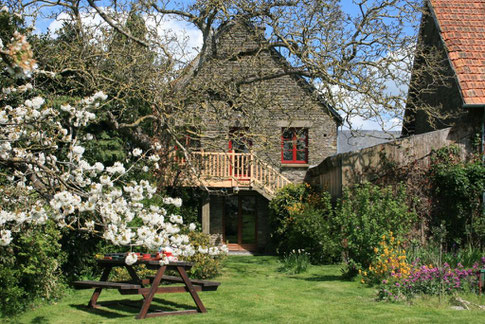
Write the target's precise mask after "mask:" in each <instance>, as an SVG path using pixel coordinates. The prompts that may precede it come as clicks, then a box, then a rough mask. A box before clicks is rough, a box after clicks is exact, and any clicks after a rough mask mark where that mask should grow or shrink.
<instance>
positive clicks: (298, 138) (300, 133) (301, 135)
mask: <svg viewBox="0 0 485 324" xmlns="http://www.w3.org/2000/svg"><path fill="white" fill-rule="evenodd" d="M288 133H289V134H288ZM288 135H290V136H288ZM289 142H291V143H292V144H291V148H290V149H285V143H289ZM301 142H304V148H303V149H301V148H298V144H299V143H301ZM285 152H292V154H291V157H292V158H291V160H288V159H285ZM298 152H304V159H298V154H297V153H298ZM281 163H283V164H293V163H295V164H307V163H308V128H296V127H292V128H283V129H282V132H281Z"/></svg>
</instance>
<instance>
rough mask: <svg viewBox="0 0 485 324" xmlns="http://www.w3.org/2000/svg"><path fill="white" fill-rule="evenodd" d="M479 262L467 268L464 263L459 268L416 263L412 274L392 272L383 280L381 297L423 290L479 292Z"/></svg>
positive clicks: (407, 296) (405, 295)
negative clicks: (404, 274) (400, 275)
mask: <svg viewBox="0 0 485 324" xmlns="http://www.w3.org/2000/svg"><path fill="white" fill-rule="evenodd" d="M478 266H479V264H478V263H475V264H474V265H473V267H471V268H468V269H466V268H464V267H463V266H462V265H461V264H458V267H456V268H452V267H450V265H449V264H447V263H444V264H443V267H437V266H433V265H421V266H419V265H417V264H415V265H414V266H413V268H412V270H411V272H410V274H409V276H407V277H397V276H392V277H389V279H385V280H383V281H382V284H381V285H380V286H379V292H378V299H380V300H391V301H394V300H399V299H411V298H413V297H415V296H416V295H420V294H425V295H442V294H448V295H452V294H456V293H458V292H475V291H476V289H477V287H478V282H477V275H476V272H477V270H478ZM482 266H483V265H482Z"/></svg>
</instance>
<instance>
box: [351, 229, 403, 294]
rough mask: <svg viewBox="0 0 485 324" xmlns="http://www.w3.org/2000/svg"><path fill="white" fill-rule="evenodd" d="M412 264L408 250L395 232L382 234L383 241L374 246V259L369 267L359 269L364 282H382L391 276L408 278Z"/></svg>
mask: <svg viewBox="0 0 485 324" xmlns="http://www.w3.org/2000/svg"><path fill="white" fill-rule="evenodd" d="M410 271H411V265H410V264H409V263H408V261H407V259H406V250H404V249H403V248H402V245H401V242H400V241H399V240H398V239H396V237H394V233H392V232H389V233H388V235H386V234H384V235H382V241H381V242H379V245H378V246H376V247H374V259H373V260H372V262H371V264H370V265H369V268H368V269H359V274H360V275H361V276H362V283H367V284H375V283H380V282H382V281H383V280H384V279H386V278H389V277H395V278H407V277H408V276H409V273H410Z"/></svg>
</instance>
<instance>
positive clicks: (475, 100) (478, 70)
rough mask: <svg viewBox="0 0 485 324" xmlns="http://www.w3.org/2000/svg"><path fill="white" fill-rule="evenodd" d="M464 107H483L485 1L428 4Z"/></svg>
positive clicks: (443, 0)
mask: <svg viewBox="0 0 485 324" xmlns="http://www.w3.org/2000/svg"><path fill="white" fill-rule="evenodd" d="M429 2H430V3H431V7H430V8H431V12H432V14H433V16H434V18H435V21H436V23H437V25H438V26H437V27H438V30H439V31H440V35H441V38H442V40H443V42H444V44H445V47H446V48H447V51H448V57H449V59H450V61H451V64H452V67H453V69H454V70H455V73H456V76H457V79H458V83H459V86H460V88H461V93H462V97H463V100H464V103H465V104H485V0H429Z"/></svg>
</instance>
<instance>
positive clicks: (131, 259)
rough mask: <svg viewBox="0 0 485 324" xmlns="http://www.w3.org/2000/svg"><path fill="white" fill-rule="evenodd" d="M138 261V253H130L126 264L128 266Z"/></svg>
mask: <svg viewBox="0 0 485 324" xmlns="http://www.w3.org/2000/svg"><path fill="white" fill-rule="evenodd" d="M136 261H138V256H137V255H136V253H133V252H131V253H128V255H127V256H126V258H125V263H126V264H127V265H132V264H135V263H136Z"/></svg>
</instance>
